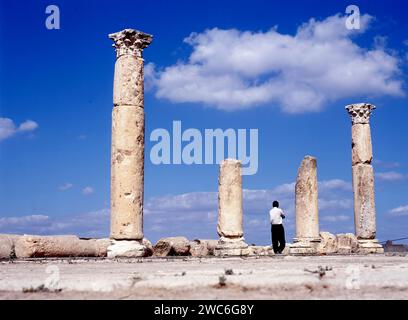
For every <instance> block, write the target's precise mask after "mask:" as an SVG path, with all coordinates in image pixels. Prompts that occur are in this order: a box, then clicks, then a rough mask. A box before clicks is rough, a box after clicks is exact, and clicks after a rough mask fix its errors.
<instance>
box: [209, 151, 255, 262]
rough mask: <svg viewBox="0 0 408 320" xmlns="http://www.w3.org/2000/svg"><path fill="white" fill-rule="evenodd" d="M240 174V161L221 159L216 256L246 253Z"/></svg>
mask: <svg viewBox="0 0 408 320" xmlns="http://www.w3.org/2000/svg"><path fill="white" fill-rule="evenodd" d="M242 220H243V208H242V176H241V162H240V161H238V160H235V159H226V160H223V161H222V162H221V164H220V173H219V179H218V225H217V231H218V235H219V236H220V239H219V241H218V245H217V247H216V248H215V250H214V255H216V256H242V255H248V254H249V249H248V245H247V244H246V243H245V242H244V237H243V235H244V232H243V227H242V222H243V221H242Z"/></svg>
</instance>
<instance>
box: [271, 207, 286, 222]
mask: <svg viewBox="0 0 408 320" xmlns="http://www.w3.org/2000/svg"><path fill="white" fill-rule="evenodd" d="M282 216H285V215H284V213H283V210H282V209H279V208H276V207H275V208H272V209H271V210H269V220H270V221H271V224H282Z"/></svg>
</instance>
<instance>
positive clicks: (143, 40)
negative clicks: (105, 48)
mask: <svg viewBox="0 0 408 320" xmlns="http://www.w3.org/2000/svg"><path fill="white" fill-rule="evenodd" d="M109 38H110V39H112V40H113V42H114V44H113V45H112V46H113V47H115V50H116V58H119V57H120V56H122V55H125V54H129V55H133V56H136V57H140V58H141V57H142V51H143V49H144V48H146V47H147V46H149V44H150V43H151V42H152V38H153V36H152V35H150V34H147V33H144V32H141V31H138V30H134V29H125V30H122V31H119V32H116V33H111V34H110V35H109Z"/></svg>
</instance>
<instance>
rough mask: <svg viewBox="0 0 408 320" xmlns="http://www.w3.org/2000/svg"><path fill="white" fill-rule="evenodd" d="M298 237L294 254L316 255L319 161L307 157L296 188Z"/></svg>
mask: <svg viewBox="0 0 408 320" xmlns="http://www.w3.org/2000/svg"><path fill="white" fill-rule="evenodd" d="M295 210H296V237H295V238H294V239H293V242H294V243H293V244H292V245H291V247H290V253H292V254H313V253H316V248H317V244H318V243H319V242H320V236H319V217H318V214H319V210H318V192H317V161H316V158H314V157H311V156H306V157H304V159H303V160H302V163H301V165H300V167H299V171H298V175H297V178H296V186H295Z"/></svg>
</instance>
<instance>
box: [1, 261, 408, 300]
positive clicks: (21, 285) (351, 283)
mask: <svg viewBox="0 0 408 320" xmlns="http://www.w3.org/2000/svg"><path fill="white" fill-rule="evenodd" d="M319 266H320V268H319ZM56 288H57V289H58V290H53V289H56ZM50 289H51V290H50ZM43 298H46V299H47V298H49V299H77V298H78V299H95V298H96V299H105V298H113V299H288V298H293V299H322V298H323V299H326V298H327V299H339V298H341V299H371V298H374V299H408V256H407V255H385V256H384V255H378V256H352V255H349V256H315V257H295V256H273V257H250V258H202V259H199V258H182V257H175V258H145V259H133V260H130V259H129V260H106V259H38V260H25V261H12V262H10V261H2V262H0V299H43Z"/></svg>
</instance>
